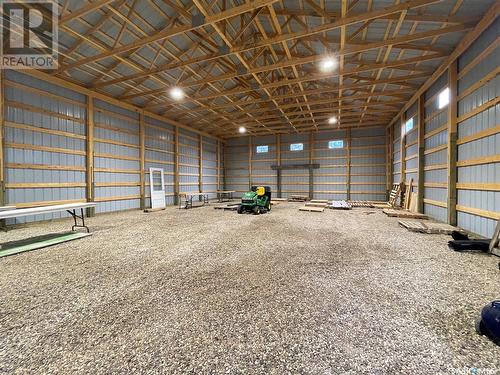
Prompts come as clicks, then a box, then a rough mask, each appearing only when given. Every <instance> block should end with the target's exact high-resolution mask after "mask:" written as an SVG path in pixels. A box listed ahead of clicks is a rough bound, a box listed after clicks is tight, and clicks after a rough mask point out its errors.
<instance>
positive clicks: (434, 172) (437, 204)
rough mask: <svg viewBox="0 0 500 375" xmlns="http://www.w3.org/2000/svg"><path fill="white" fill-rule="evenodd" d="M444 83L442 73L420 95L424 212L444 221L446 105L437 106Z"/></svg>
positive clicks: (445, 196) (446, 149)
mask: <svg viewBox="0 0 500 375" xmlns="http://www.w3.org/2000/svg"><path fill="white" fill-rule="evenodd" d="M447 85H448V76H447V74H446V73H445V74H443V75H442V76H441V77H440V78H439V79H438V80H437V81H436V82H434V84H433V85H432V86H431V87H430V88H429V89H428V90H427V91H426V93H425V95H424V100H425V110H424V114H425V115H424V121H425V131H424V145H425V151H424V155H425V156H424V181H425V182H424V213H425V214H427V215H429V216H430V217H432V218H435V219H437V220H440V221H445V222H446V221H447V208H446V207H447V204H446V200H447V197H448V189H447V183H448V180H447V178H448V169H447V168H448V166H447V155H448V106H445V107H443V108H441V109H439V108H438V96H439V93H440V92H441V91H442V90H443V89H445V88H446V87H447Z"/></svg>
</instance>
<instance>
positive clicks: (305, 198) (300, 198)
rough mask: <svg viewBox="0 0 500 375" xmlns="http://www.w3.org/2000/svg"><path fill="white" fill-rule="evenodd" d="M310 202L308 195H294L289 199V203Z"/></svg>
mask: <svg viewBox="0 0 500 375" xmlns="http://www.w3.org/2000/svg"><path fill="white" fill-rule="evenodd" d="M308 200H309V197H308V196H307V195H297V194H293V195H290V196H289V197H288V201H289V202H306V201H308Z"/></svg>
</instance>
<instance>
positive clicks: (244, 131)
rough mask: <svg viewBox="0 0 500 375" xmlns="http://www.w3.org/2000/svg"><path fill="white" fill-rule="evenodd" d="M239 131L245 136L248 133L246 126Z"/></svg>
mask: <svg viewBox="0 0 500 375" xmlns="http://www.w3.org/2000/svg"><path fill="white" fill-rule="evenodd" d="M238 131H239V132H240V133H241V134H244V133H246V132H247V129H246V128H245V127H244V126H240V128H239V129H238Z"/></svg>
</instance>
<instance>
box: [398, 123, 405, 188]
mask: <svg viewBox="0 0 500 375" xmlns="http://www.w3.org/2000/svg"><path fill="white" fill-rule="evenodd" d="M399 126H401V133H400V134H401V136H400V137H399V144H400V146H401V148H400V153H399V156H400V161H401V174H400V178H399V182H403V183H404V182H405V180H406V160H405V159H406V127H405V115H404V114H402V115H401V117H400V125H399Z"/></svg>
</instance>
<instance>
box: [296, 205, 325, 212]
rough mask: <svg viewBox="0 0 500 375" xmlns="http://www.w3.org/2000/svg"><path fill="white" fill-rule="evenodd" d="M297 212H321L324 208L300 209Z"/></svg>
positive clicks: (305, 207)
mask: <svg viewBox="0 0 500 375" xmlns="http://www.w3.org/2000/svg"><path fill="white" fill-rule="evenodd" d="M299 211H309V212H323V211H325V208H324V207H307V206H304V207H300V208H299Z"/></svg>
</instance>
